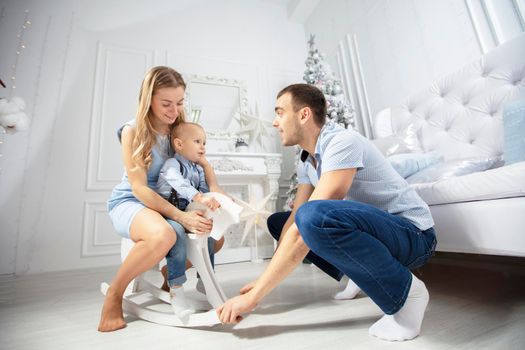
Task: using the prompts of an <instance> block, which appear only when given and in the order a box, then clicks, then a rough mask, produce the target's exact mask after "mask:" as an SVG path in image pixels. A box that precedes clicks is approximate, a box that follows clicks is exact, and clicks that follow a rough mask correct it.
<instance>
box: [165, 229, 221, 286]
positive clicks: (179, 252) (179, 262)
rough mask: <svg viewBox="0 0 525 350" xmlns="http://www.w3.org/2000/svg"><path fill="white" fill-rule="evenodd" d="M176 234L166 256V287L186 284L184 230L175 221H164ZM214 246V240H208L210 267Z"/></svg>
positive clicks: (185, 238)
mask: <svg viewBox="0 0 525 350" xmlns="http://www.w3.org/2000/svg"><path fill="white" fill-rule="evenodd" d="M166 221H167V222H168V223H169V224H170V225H171V227H173V229H174V230H175V232H176V233H177V242H175V244H174V245H173V247H171V249H170V250H169V252H168V254H167V255H166V265H167V267H168V278H167V279H168V286H170V287H173V286H180V285H182V284H183V283H184V282H186V280H187V278H186V241H187V239H188V237H187V236H186V230H184V227H183V226H182V225H181V224H179V223H178V222H176V221H173V220H171V219H166ZM214 246H215V240H214V239H213V238H211V237H210V238H208V253H209V254H210V260H211V265H212V266H214V260H215V259H214V256H215V254H214Z"/></svg>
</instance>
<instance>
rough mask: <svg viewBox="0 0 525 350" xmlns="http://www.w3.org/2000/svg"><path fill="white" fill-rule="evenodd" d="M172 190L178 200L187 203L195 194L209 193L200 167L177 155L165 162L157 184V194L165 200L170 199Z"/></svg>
mask: <svg viewBox="0 0 525 350" xmlns="http://www.w3.org/2000/svg"><path fill="white" fill-rule="evenodd" d="M181 170H182V173H181ZM172 188H173V189H175V191H177V195H178V196H179V197H180V198H184V199H186V200H187V201H189V202H191V200H192V198H193V197H194V196H195V195H196V194H197V193H199V192H202V193H206V192H209V191H210V189H209V187H208V184H207V183H206V178H205V176H204V170H203V169H202V167H201V166H200V165H198V164H195V163H193V162H191V161H189V160H188V159H186V158H184V157H183V156H181V155H179V154H175V155H174V156H173V158H169V159H168V160H166V162H165V163H164V165H163V166H162V168H161V169H160V175H159V180H158V182H157V193H159V194H160V195H161V196H162V197H164V198H166V199H167V198H169V197H170V194H171V189H172Z"/></svg>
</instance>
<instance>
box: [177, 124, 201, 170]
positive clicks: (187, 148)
mask: <svg viewBox="0 0 525 350" xmlns="http://www.w3.org/2000/svg"><path fill="white" fill-rule="evenodd" d="M180 140H181V141H182V143H181V147H177V148H176V150H177V153H179V154H180V155H182V156H183V157H184V158H186V159H188V160H190V161H192V162H198V161H199V160H200V159H202V158H203V157H204V155H205V154H206V133H205V132H204V130H203V129H201V128H199V127H197V126H191V127H189V128H187V129H186V130H184V134H183V135H182V136H181V137H180Z"/></svg>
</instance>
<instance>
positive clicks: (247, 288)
mask: <svg viewBox="0 0 525 350" xmlns="http://www.w3.org/2000/svg"><path fill="white" fill-rule="evenodd" d="M255 283H257V280H255V281H251V282H250V283H248V284H246V285H245V286H244V287H242V288H241V290H240V291H239V294H241V295H242V294H246V293H248V292H249V291H251V290H252V289H253V287H254V286H255Z"/></svg>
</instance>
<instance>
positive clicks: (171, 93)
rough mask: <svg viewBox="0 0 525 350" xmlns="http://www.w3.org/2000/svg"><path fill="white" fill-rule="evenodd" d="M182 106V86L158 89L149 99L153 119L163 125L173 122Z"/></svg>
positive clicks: (180, 111)
mask: <svg viewBox="0 0 525 350" xmlns="http://www.w3.org/2000/svg"><path fill="white" fill-rule="evenodd" d="M183 108H184V88H183V87H182V86H179V87H176V88H173V87H168V88H161V89H158V90H157V91H156V92H155V93H154V94H153V97H152V99H151V111H152V112H153V115H154V116H155V119H156V120H157V121H158V122H159V123H160V124H164V125H171V124H173V123H174V122H175V121H176V120H177V118H178V117H179V115H180V114H181V113H182V110H183Z"/></svg>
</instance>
